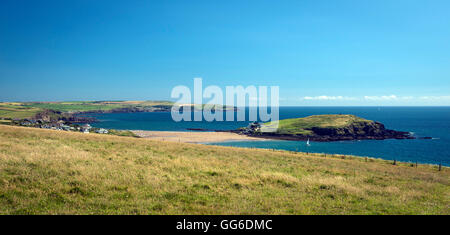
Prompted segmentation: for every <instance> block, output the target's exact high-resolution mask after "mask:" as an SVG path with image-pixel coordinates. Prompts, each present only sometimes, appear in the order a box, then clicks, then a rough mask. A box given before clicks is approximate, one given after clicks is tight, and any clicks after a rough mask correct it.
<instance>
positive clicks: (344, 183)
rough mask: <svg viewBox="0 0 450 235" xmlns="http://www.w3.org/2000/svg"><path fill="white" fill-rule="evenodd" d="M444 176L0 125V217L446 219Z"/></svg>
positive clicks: (360, 162) (374, 163)
mask: <svg viewBox="0 0 450 235" xmlns="http://www.w3.org/2000/svg"><path fill="white" fill-rule="evenodd" d="M449 175H450V173H449V169H448V168H445V167H444V168H443V171H437V167H436V166H429V165H419V167H418V168H414V167H410V166H409V165H408V164H400V165H398V166H393V165H392V164H390V163H389V162H387V161H382V160H374V159H370V160H369V161H367V162H365V160H364V159H363V158H358V157H351V156H346V157H345V158H342V157H330V156H329V155H327V156H326V157H325V156H323V155H320V154H309V155H306V154H302V153H290V152H286V151H270V150H263V149H243V148H231V147H220V146H206V145H199V144H187V143H173V142H163V141H153V140H147V139H136V138H129V137H118V136H108V135H98V134H82V133H70V132H62V131H51V130H41V129H33V128H23V127H13V126H2V125H0V214H449V212H450V209H449V198H450V187H449Z"/></svg>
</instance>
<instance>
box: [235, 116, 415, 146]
mask: <svg viewBox="0 0 450 235" xmlns="http://www.w3.org/2000/svg"><path fill="white" fill-rule="evenodd" d="M276 124H278V128H277V129H276V130H274V131H271V128H273V127H275V126H276ZM239 132H240V133H241V134H245V135H248V136H253V137H261V138H270V139H283V140H307V139H310V140H311V141H340V140H366V139H375V140H384V139H414V138H415V137H413V136H411V134H410V133H409V132H404V131H395V130H389V129H386V128H385V126H384V125H383V124H382V123H380V122H376V121H371V120H367V119H363V118H360V117H357V116H354V115H314V116H309V117H305V118H294V119H285V120H280V121H277V122H271V123H264V124H256V125H255V124H253V125H250V126H249V127H247V128H242V129H240V130H239Z"/></svg>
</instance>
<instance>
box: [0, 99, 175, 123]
mask: <svg viewBox="0 0 450 235" xmlns="http://www.w3.org/2000/svg"><path fill="white" fill-rule="evenodd" d="M172 104H173V103H172V102H169V101H73V102H4V103H0V118H12V119H15V118H17V119H24V118H31V117H33V116H34V115H36V114H37V113H38V112H41V111H43V110H45V109H50V110H55V111H61V112H89V111H97V110H112V109H117V108H130V107H153V106H171V105H172Z"/></svg>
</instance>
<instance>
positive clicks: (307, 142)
mask: <svg viewBox="0 0 450 235" xmlns="http://www.w3.org/2000/svg"><path fill="white" fill-rule="evenodd" d="M306 146H311V145H310V144H309V138H308V141H306Z"/></svg>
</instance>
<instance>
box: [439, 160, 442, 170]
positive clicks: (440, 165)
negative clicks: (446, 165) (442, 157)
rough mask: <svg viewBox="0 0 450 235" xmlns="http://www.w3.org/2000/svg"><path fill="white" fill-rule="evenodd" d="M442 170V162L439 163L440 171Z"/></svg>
mask: <svg viewBox="0 0 450 235" xmlns="http://www.w3.org/2000/svg"><path fill="white" fill-rule="evenodd" d="M441 170H442V162H440V163H439V171H441Z"/></svg>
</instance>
